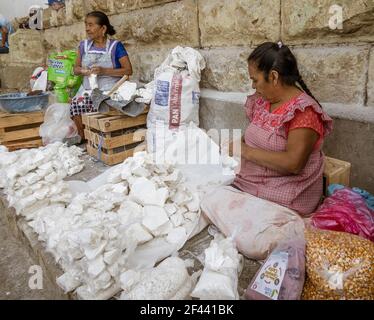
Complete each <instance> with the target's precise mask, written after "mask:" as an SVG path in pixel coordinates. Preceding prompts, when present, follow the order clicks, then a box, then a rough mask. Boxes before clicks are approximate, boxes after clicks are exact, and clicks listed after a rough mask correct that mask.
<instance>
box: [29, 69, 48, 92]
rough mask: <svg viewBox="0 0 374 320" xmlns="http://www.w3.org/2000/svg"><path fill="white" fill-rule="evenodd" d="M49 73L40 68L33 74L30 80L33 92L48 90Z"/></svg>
mask: <svg viewBox="0 0 374 320" xmlns="http://www.w3.org/2000/svg"><path fill="white" fill-rule="evenodd" d="M47 82H48V72H47V71H44V68H42V67H38V68H36V69H35V70H34V72H33V73H32V76H31V79H30V88H31V90H32V91H36V90H42V91H46V90H47Z"/></svg>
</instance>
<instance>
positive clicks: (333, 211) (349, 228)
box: [312, 188, 374, 241]
mask: <svg viewBox="0 0 374 320" xmlns="http://www.w3.org/2000/svg"><path fill="white" fill-rule="evenodd" d="M312 225H313V226H315V227H317V228H319V229H326V230H333V231H342V232H348V233H352V234H356V235H359V236H361V237H363V238H366V239H369V240H371V241H374V212H373V211H372V210H371V209H369V207H368V206H367V205H366V202H365V200H364V199H363V198H362V197H361V196H360V195H359V194H357V193H356V192H354V191H352V190H350V189H348V188H344V189H340V190H337V191H335V192H334V193H333V194H332V196H330V197H328V198H326V199H325V201H324V202H323V204H322V205H321V206H320V207H319V208H318V210H317V211H316V212H315V214H314V215H313V216H312Z"/></svg>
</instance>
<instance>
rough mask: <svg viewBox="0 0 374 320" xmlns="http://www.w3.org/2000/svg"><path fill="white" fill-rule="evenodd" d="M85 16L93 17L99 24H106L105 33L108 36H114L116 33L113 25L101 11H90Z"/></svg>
mask: <svg viewBox="0 0 374 320" xmlns="http://www.w3.org/2000/svg"><path fill="white" fill-rule="evenodd" d="M87 17H95V18H96V19H97V24H99V25H100V26H106V33H105V34H109V35H110V36H114V35H115V34H116V30H114V27H113V26H112V25H111V24H110V22H109V18H108V16H107V15H106V14H105V13H104V12H101V11H92V12H90V13H88V14H87Z"/></svg>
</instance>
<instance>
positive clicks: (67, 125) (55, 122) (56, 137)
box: [39, 103, 78, 145]
mask: <svg viewBox="0 0 374 320" xmlns="http://www.w3.org/2000/svg"><path fill="white" fill-rule="evenodd" d="M39 135H40V136H41V137H42V139H43V144H44V145H47V144H50V143H54V142H62V141H63V140H64V139H65V138H73V137H75V136H77V135H78V130H77V126H76V125H75V123H74V121H73V120H71V119H70V105H69V104H65V103H55V104H52V105H50V106H49V107H48V109H47V111H46V113H45V115H44V123H43V124H42V125H41V126H40V129H39Z"/></svg>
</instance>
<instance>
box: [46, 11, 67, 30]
mask: <svg viewBox="0 0 374 320" xmlns="http://www.w3.org/2000/svg"><path fill="white" fill-rule="evenodd" d="M49 23H50V26H51V27H61V26H63V25H65V23H66V8H60V9H59V10H53V9H52V10H51V17H50V19H49Z"/></svg>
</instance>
